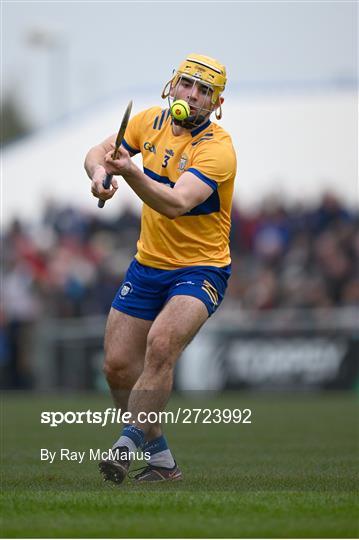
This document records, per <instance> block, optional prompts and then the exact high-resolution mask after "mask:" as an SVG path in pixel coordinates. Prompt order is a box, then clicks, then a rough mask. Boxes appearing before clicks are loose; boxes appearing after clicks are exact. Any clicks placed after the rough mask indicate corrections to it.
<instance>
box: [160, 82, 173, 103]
mask: <svg viewBox="0 0 359 540" xmlns="http://www.w3.org/2000/svg"><path fill="white" fill-rule="evenodd" d="M172 81H173V79H171V80H169V81H168V82H167V83H166V84H165V87H164V89H163V90H162V94H161V98H162V99H166V98H168V96H169V95H170V90H171V83H172Z"/></svg>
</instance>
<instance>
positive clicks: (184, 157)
mask: <svg viewBox="0 0 359 540" xmlns="http://www.w3.org/2000/svg"><path fill="white" fill-rule="evenodd" d="M187 163H188V156H187V154H182V156H181V159H180V160H179V164H178V170H179V171H181V172H183V171H184V170H185V168H186V166H187Z"/></svg>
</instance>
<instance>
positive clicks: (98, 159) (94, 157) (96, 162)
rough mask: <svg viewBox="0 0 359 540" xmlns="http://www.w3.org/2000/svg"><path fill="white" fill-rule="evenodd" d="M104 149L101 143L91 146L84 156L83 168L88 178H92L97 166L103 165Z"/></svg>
mask: <svg viewBox="0 0 359 540" xmlns="http://www.w3.org/2000/svg"><path fill="white" fill-rule="evenodd" d="M105 155H106V150H105V148H104V147H103V146H102V145H98V146H94V147H93V148H91V149H90V150H89V151H88V153H87V155H86V158H85V170H86V172H87V175H88V177H89V178H91V179H92V178H93V176H94V174H95V170H96V168H97V167H99V166H101V167H104V166H105V161H104V158H105Z"/></svg>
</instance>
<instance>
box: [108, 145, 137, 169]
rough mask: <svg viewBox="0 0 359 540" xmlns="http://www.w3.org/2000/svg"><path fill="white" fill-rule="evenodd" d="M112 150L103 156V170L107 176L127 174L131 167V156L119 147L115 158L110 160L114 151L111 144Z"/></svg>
mask: <svg viewBox="0 0 359 540" xmlns="http://www.w3.org/2000/svg"><path fill="white" fill-rule="evenodd" d="M111 146H112V148H113V150H111V151H110V152H108V153H107V154H106V155H105V170H106V172H107V173H108V174H114V175H121V176H123V175H124V174H126V173H128V172H129V171H130V167H131V156H130V154H129V153H128V152H127V150H125V148H123V146H120V148H119V149H118V153H117V158H116V159H112V154H113V151H114V149H115V145H114V144H111Z"/></svg>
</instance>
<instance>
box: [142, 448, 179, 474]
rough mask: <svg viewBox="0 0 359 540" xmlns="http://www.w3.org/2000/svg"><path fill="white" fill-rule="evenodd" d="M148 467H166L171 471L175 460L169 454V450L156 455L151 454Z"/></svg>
mask: <svg viewBox="0 0 359 540" xmlns="http://www.w3.org/2000/svg"><path fill="white" fill-rule="evenodd" d="M147 463H149V464H150V465H154V466H155V467H166V468H167V469H173V467H174V466H175V460H174V459H173V456H172V454H171V450H170V449H169V448H167V450H162V452H157V454H151V457H150V459H149V460H148V461H147Z"/></svg>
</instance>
